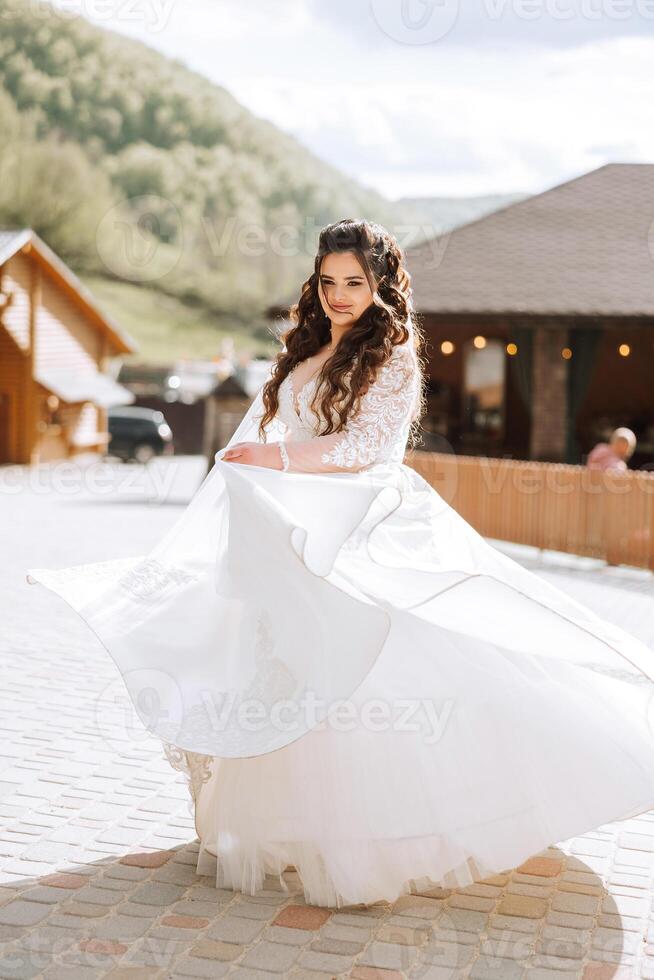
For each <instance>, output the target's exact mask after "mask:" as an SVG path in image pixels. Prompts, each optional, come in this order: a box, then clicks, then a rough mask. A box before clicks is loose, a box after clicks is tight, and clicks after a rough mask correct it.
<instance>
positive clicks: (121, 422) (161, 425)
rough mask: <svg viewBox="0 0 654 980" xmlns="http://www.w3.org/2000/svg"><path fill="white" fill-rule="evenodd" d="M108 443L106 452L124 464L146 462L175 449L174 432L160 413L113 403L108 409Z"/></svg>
mask: <svg viewBox="0 0 654 980" xmlns="http://www.w3.org/2000/svg"><path fill="white" fill-rule="evenodd" d="M107 421H108V427H109V445H108V447H107V454H108V455H109V456H117V457H118V458H119V459H122V460H123V462H125V463H127V462H130V461H131V460H134V461H135V462H137V463H147V462H149V460H151V459H152V458H153V457H154V456H169V455H171V454H172V453H173V452H174V445H173V433H172V431H171V428H170V426H169V425H168V423H167V422H166V419H165V417H164V414H163V412H159V411H157V410H156V409H154V408H140V407H138V406H131V405H129V406H120V407H118V406H116V407H115V408H110V409H109V411H108V412H107Z"/></svg>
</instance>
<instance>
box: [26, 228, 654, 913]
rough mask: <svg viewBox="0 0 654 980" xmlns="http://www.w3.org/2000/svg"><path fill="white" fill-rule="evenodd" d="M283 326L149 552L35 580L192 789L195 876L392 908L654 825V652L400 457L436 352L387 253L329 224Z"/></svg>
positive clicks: (402, 273) (334, 902) (41, 573)
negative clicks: (190, 491)
mask: <svg viewBox="0 0 654 980" xmlns="http://www.w3.org/2000/svg"><path fill="white" fill-rule="evenodd" d="M291 320H292V326H291V327H290V329H288V330H287V332H286V333H285V334H284V337H283V342H284V346H283V349H282V350H281V351H280V353H279V354H278V355H277V357H276V360H275V361H274V364H273V366H272V369H271V371H270V375H269V377H268V380H267V381H266V383H265V384H264V385H263V386H262V388H261V389H260V391H259V393H258V394H257V396H256V397H255V399H254V401H253V402H252V404H251V406H250V408H249V410H248V412H247V413H246V416H245V418H244V419H243V421H242V423H241V424H240V426H239V427H238V429H237V431H236V432H235V434H234V436H233V437H232V439H231V440H230V441H229V443H228V444H227V446H226V447H225V448H223V449H222V450H220V451H219V452H218V453H217V454H216V461H215V465H214V466H213V467H212V469H211V470H210V472H209V473H208V474H207V476H206V477H205V479H204V481H203V483H202V485H201V486H200V488H199V489H198V491H197V492H196V494H195V495H194V497H193V499H192V500H191V502H190V503H189V505H188V507H187V508H186V510H185V511H184V513H183V514H182V515H181V517H180V518H179V519H178V520H177V522H176V523H175V524H174V525H173V526H172V527H171V528H170V529H169V531H168V532H167V534H166V535H165V536H164V537H163V538H162V539H161V540H160V541H159V542H158V543H157V545H156V546H155V548H154V549H153V550H152V551H151V552H150V554H148V555H141V556H138V557H136V558H125V559H118V560H113V561H109V562H97V563H93V564H86V565H77V566H74V567H72V568H67V569H43V568H41V569H29V571H28V581H29V582H30V583H35V582H40V583H41V584H43V585H44V586H46V587H48V588H50V589H52V590H53V591H54V592H56V593H57V594H58V595H59V596H61V597H62V599H64V600H65V601H66V602H68V603H69V604H70V605H71V606H72V608H73V609H75V610H76V611H77V612H78V613H79V614H80V615H81V616H82V618H83V619H84V621H85V622H86V623H87V624H88V625H89V626H90V628H91V629H92V630H93V631H94V632H95V633H96V635H97V636H98V637H99V638H100V640H101V641H102V643H103V644H104V646H105V648H106V649H107V651H108V652H109V653H110V654H111V656H112V657H113V658H114V660H115V662H116V664H117V666H118V669H119V671H120V673H121V675H122V678H123V681H124V683H125V686H126V688H127V691H128V692H129V696H130V698H131V700H132V702H133V705H134V708H135V710H136V712H137V714H138V716H139V718H140V720H141V721H142V723H143V724H144V725H145V727H146V728H147V729H148V730H149V731H151V732H152V733H153V734H154V735H156V736H157V737H158V738H160V739H161V740H162V743H163V751H164V752H165V754H166V757H167V758H168V760H169V761H170V763H171V764H172V765H173V766H174V767H175V768H176V769H179V770H181V771H183V772H184V773H185V774H186V775H187V778H188V785H189V792H190V800H189V802H190V805H191V806H192V809H193V813H194V819H195V827H196V832H197V835H198V838H199V842H200V847H199V853H198V862H197V870H198V873H200V874H209V875H211V876H214V875H215V881H216V885H217V886H220V887H227V888H233V889H237V890H241V891H244V892H248V893H251V894H254V893H255V892H256V891H257V890H259V889H261V888H262V887H263V884H264V877H265V875H267V874H273V875H278V876H279V878H280V882H281V884H282V887H286V884H285V881H284V877H283V874H284V871H285V869H286V868H287V867H288V866H289V865H290V866H295V867H296V869H297V871H298V873H299V876H300V878H301V881H302V886H303V889H304V895H305V898H306V901H307V902H309V903H311V904H314V905H324V906H336V907H341V906H344V905H348V904H359V903H372V902H375V901H378V900H380V899H386V900H388V901H394V900H395V899H396V898H397V897H399V896H400V895H401V894H405V893H408V892H410V891H415V890H416V886H417V885H423V886H424V885H427V886H429V884H432V885H433V884H434V883H436V884H441V885H444V886H446V887H448V886H449V887H459V886H465V885H467V884H470V883H471V882H473V881H478V880H481V879H483V878H486V877H488V876H490V875H492V874H494V873H497V872H499V871H503V870H507V869H509V868H512V867H515V866H516V865H517V864H519V863H521V862H522V861H524V860H525V859H526V858H528V857H530V856H532V855H534V854H536V853H537V852H539V851H540V850H542V849H543V848H545V847H548V846H549V845H551V844H553V843H557V842H560V841H564V840H567V839H568V838H570V837H572V836H574V835H577V834H581V833H584V832H586V831H589V830H591V829H594V828H596V827H597V826H598V825H600V824H602V823H606V822H610V821H613V820H616V819H624V818H627V817H630V816H635V815H636V814H638V813H642V812H643V811H645V810H649V809H651V808H652V807H654V751H653V750H654V734H653V731H652V727H651V723H652V719H653V718H654V715H653V713H652V710H651V708H652V692H653V691H654V667H653V665H652V661H653V655H652V652H651V651H650V650H649V649H648V648H647V647H646V646H645V645H644V644H643V643H641V642H640V641H639V640H637V639H636V638H635V637H633V636H631V635H629V634H628V633H626V632H624V631H623V630H621V629H619V628H618V627H616V626H614V625H612V624H610V623H608V622H606V621H605V620H603V619H602V618H600V617H598V616H597V615H595V614H594V613H593V612H591V611H590V610H589V609H588V608H586V607H585V606H583V605H582V604H580V603H578V602H576V601H574V600H573V599H571V598H570V597H569V596H567V595H566V594H565V593H563V592H562V591H560V590H559V589H557V588H556V587H555V586H553V585H551V584H548V583H547V582H545V581H544V580H542V579H540V578H539V577H537V576H536V575H535V574H533V573H532V572H529V571H527V570H526V569H524V568H522V567H521V566H520V565H518V564H517V563H516V562H515V561H513V560H512V559H510V558H508V557H507V556H505V555H503V554H502V553H501V552H499V551H498V550H497V549H495V548H493V547H492V546H491V545H490V544H489V543H487V542H486V541H485V540H484V539H483V538H482V537H481V536H480V535H479V534H478V533H477V532H476V531H475V530H474V529H473V528H472V527H471V526H470V525H469V524H467V523H466V522H465V521H464V520H463V519H462V518H461V517H460V515H458V514H457V513H456V511H455V510H454V509H453V508H452V507H451V506H449V505H448V504H447V503H446V502H445V501H444V500H443V499H442V498H441V496H440V495H439V494H438V493H437V492H436V491H435V490H434V489H433V488H432V487H430V486H429V485H428V484H427V483H426V482H425V481H424V480H423V479H422V478H421V477H420V476H419V475H418V474H417V473H416V472H415V471H414V470H413V469H412V468H411V467H409V466H408V465H406V464H405V463H404V462H403V460H404V455H405V450H406V448H407V445H409V444H411V441H412V440H413V437H414V433H415V430H416V427H417V424H418V421H419V419H420V416H421V412H422V408H423V401H424V395H423V380H422V365H423V354H422V336H421V331H420V328H419V326H418V324H417V323H416V321H415V317H414V316H413V314H412V309H411V289H410V277H409V274H408V272H407V270H406V268H405V267H404V264H403V256H402V253H401V250H400V248H399V247H398V244H397V242H396V241H395V240H394V239H393V237H392V236H391V235H389V234H388V233H387V232H386V231H385V230H384V229H383V228H381V227H380V226H379V225H376V224H373V223H370V222H367V221H354V220H349V219H348V220H344V221H340V222H338V223H336V224H333V225H330V226H328V227H326V228H324V229H323V231H322V233H321V235H320V240H319V247H318V253H317V255H316V259H315V268H314V271H313V273H312V275H311V276H310V277H309V279H308V280H307V281H306V282H305V283H304V285H303V288H302V294H301V296H300V299H299V302H298V303H297V304H296V305H295V306H294V307H293V309H292V311H291Z"/></svg>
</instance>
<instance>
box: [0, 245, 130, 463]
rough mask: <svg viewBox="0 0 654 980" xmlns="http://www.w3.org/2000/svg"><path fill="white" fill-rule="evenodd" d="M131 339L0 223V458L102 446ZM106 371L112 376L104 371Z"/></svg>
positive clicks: (73, 279) (50, 257)
mask: <svg viewBox="0 0 654 980" xmlns="http://www.w3.org/2000/svg"><path fill="white" fill-rule="evenodd" d="M136 349H137V347H136V344H135V342H134V341H133V340H132V339H131V338H130V337H129V336H128V335H127V334H126V333H125V332H124V331H123V330H122V329H120V328H119V327H118V326H117V325H116V324H115V323H114V322H112V321H111V320H110V319H109V317H108V316H107V315H106V314H105V313H103V312H102V311H101V310H100V308H99V307H98V305H97V303H96V302H95V300H94V299H93V296H92V295H91V293H90V292H89V291H88V289H87V288H86V287H85V286H84V285H83V283H81V282H80V280H79V279H78V278H77V276H75V274H74V273H73V272H72V271H71V269H69V268H68V266H66V264H65V263H64V262H62V261H61V259H60V258H59V257H58V256H57V255H55V253H54V252H53V251H52V250H51V249H50V248H49V247H48V246H47V245H46V243H45V242H44V241H43V240H42V239H41V238H39V236H38V235H37V234H36V233H35V232H34V231H32V230H31V229H29V228H22V229H13V230H12V229H5V230H2V229H0V464H3V463H26V464H34V463H39V462H44V461H48V460H56V459H65V458H69V457H72V456H75V455H76V454H78V453H80V452H88V451H91V452H94V451H95V452H103V451H104V449H105V448H106V445H107V442H108V433H107V409H108V408H109V407H111V406H113V405H126V404H130V403H131V402H133V401H134V396H133V395H132V394H131V393H130V392H129V391H128V390H127V389H126V388H124V387H123V386H122V385H119V384H117V383H116V381H115V380H114V377H115V374H116V369H117V366H118V362H117V361H116V359H120V357H121V356H122V355H125V354H131V353H132V352H134V351H135V350H136ZM112 372H113V373H112Z"/></svg>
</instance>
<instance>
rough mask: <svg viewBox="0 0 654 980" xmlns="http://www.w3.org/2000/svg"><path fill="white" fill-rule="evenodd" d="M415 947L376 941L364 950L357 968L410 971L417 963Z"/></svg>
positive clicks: (358, 960)
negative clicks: (369, 967) (371, 967)
mask: <svg viewBox="0 0 654 980" xmlns="http://www.w3.org/2000/svg"><path fill="white" fill-rule="evenodd" d="M417 953H418V950H417V948H416V947H415V946H405V945H398V944H397V943H382V942H377V941H376V940H375V941H373V942H371V943H370V945H369V946H367V947H366V949H364V951H363V953H361V955H360V956H359V957H358V959H357V966H359V965H361V966H374V967H377V968H378V969H390V970H408V968H409V967H410V966H411V964H412V963H413V962H414V961H415V959H416V956H417Z"/></svg>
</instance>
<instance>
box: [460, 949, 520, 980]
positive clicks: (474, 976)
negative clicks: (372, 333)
mask: <svg viewBox="0 0 654 980" xmlns="http://www.w3.org/2000/svg"><path fill="white" fill-rule="evenodd" d="M469 976H470V980H522V976H523V966H522V964H521V963H516V962H515V960H507V959H500V958H499V957H495V956H485V955H483V954H482V955H481V956H478V957H477V959H476V960H475V961H474V963H473V964H472V967H471V968H470V973H469Z"/></svg>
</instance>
